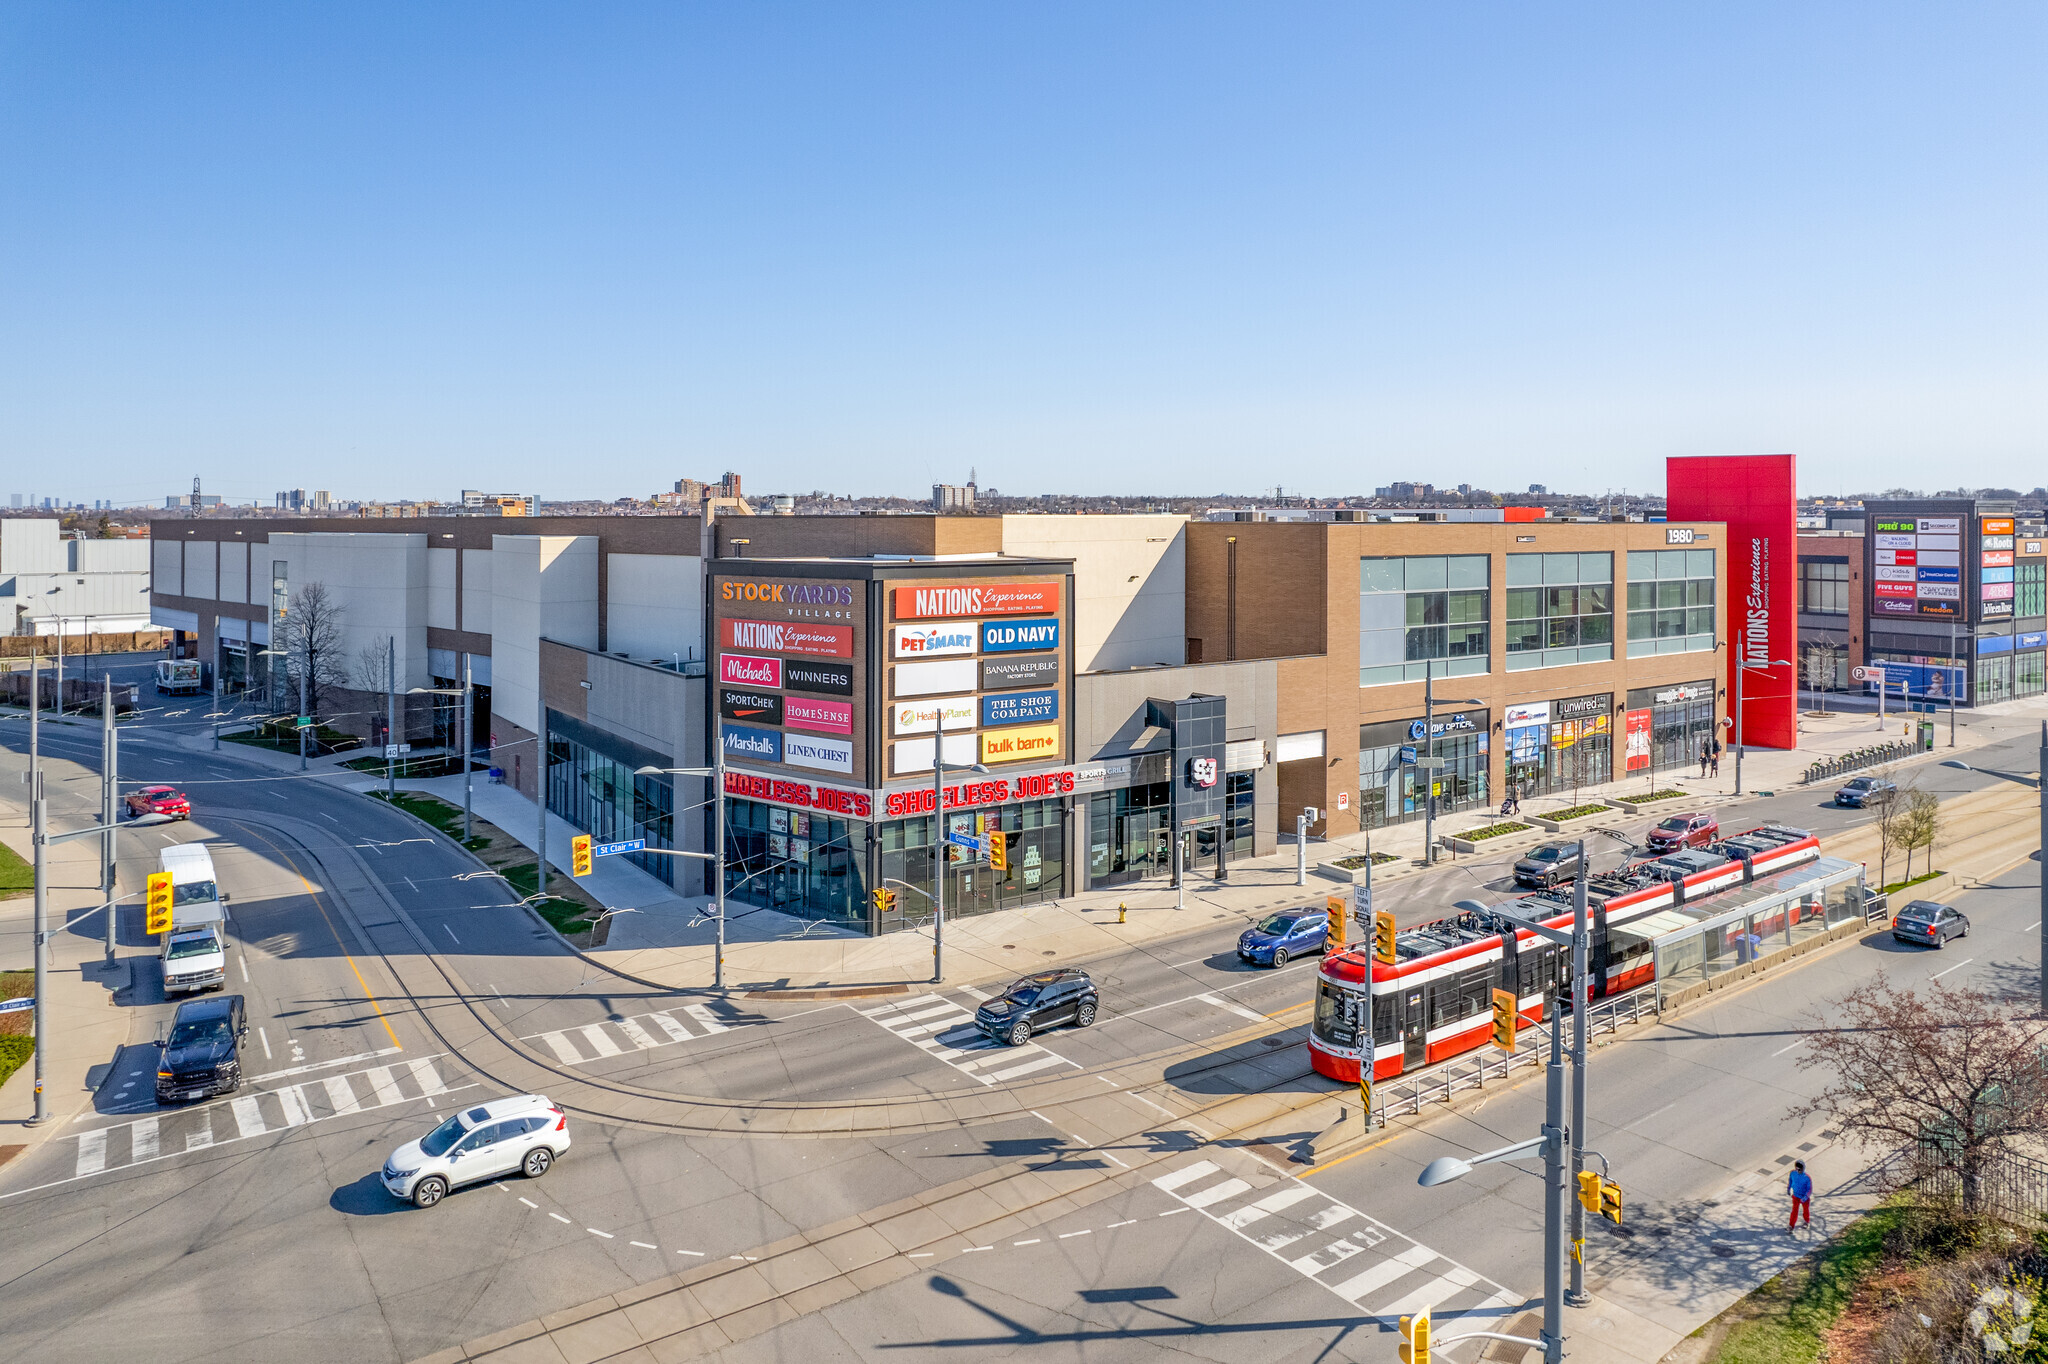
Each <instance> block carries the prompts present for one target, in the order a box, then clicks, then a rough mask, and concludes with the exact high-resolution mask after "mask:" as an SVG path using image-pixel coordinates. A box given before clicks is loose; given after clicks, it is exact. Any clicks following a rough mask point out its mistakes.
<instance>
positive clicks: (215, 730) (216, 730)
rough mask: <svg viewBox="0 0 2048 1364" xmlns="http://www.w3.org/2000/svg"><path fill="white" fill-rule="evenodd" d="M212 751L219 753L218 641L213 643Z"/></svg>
mask: <svg viewBox="0 0 2048 1364" xmlns="http://www.w3.org/2000/svg"><path fill="white" fill-rule="evenodd" d="M213 751H214V752H216V753H218V752H220V640H219V639H218V637H216V638H215V640H214V643H213Z"/></svg>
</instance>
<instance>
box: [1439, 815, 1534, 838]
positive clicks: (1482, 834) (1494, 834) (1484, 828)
mask: <svg viewBox="0 0 2048 1364" xmlns="http://www.w3.org/2000/svg"><path fill="white" fill-rule="evenodd" d="M1534 827H1535V826H1534V825H1532V824H1522V823H1518V822H1516V821H1514V820H1510V821H1508V822H1507V823H1505V824H1485V825H1481V826H1480V827H1479V828H1477V829H1467V830H1466V831H1465V832H1464V833H1461V834H1453V835H1452V837H1453V838H1462V839H1464V840H1465V841H1466V842H1467V843H1477V842H1478V841H1479V840H1480V839H1482V838H1499V837H1500V836H1501V835H1502V834H1518V833H1521V832H1522V831H1523V830H1525V829H1531V828H1534Z"/></svg>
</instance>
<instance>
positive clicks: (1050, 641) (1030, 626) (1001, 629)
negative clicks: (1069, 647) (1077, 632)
mask: <svg viewBox="0 0 2048 1364" xmlns="http://www.w3.org/2000/svg"><path fill="white" fill-rule="evenodd" d="M981 647H982V651H983V652H984V653H991V654H1014V653H1023V652H1025V651H1027V650H1039V649H1057V648H1059V647H1060V623H1059V621H1058V620H1056V619H1047V620H987V621H983V622H982V623H981Z"/></svg>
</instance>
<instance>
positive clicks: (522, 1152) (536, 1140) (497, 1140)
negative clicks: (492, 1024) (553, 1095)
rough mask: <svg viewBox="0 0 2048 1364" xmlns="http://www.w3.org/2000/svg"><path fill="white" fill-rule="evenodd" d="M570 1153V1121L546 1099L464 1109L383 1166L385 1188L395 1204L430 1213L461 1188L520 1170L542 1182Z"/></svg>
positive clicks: (527, 1096)
mask: <svg viewBox="0 0 2048 1364" xmlns="http://www.w3.org/2000/svg"><path fill="white" fill-rule="evenodd" d="M568 1149H569V1118H568V1115H567V1114H565V1113H563V1112H562V1110H561V1109H559V1108H557V1107H556V1106H555V1105H554V1104H551V1103H549V1102H548V1099H547V1096H546V1095H545V1094H521V1095H519V1096H518V1097H516V1098H511V1099H493V1100H491V1101H490V1102H489V1103H483V1104H477V1105H476V1106H474V1107H472V1108H465V1109H463V1110H462V1111H461V1112H460V1113H457V1114H455V1115H454V1116H453V1117H451V1118H449V1119H448V1121H446V1122H444V1123H442V1124H441V1125H440V1126H439V1127H437V1128H435V1129H434V1130H433V1131H431V1132H429V1133H427V1135H425V1136H424V1137H421V1138H420V1139H419V1140H418V1141H409V1142H407V1143H406V1144H405V1145H403V1146H401V1147H399V1148H398V1149H397V1150H396V1151H393V1152H392V1153H391V1159H389V1160H387V1161H385V1162H384V1171H383V1175H384V1188H385V1189H386V1190H387V1191H388V1192H389V1193H390V1194H391V1196H392V1197H393V1198H406V1199H410V1200H412V1202H413V1203H414V1205H415V1206H418V1207H422V1208H431V1207H433V1206H434V1205H435V1204H436V1203H439V1202H440V1201H441V1200H442V1199H443V1198H445V1197H447V1195H448V1191H449V1190H450V1189H452V1188H454V1187H455V1186H456V1185H457V1184H473V1183H475V1182H476V1181H477V1180H480V1179H491V1178H494V1177H496V1176H498V1175H509V1174H511V1173H512V1172H513V1171H514V1170H518V1171H519V1172H520V1173H522V1174H524V1175H525V1176H526V1177H527V1178H528V1179H539V1178H540V1177H541V1176H542V1175H544V1174H546V1173H547V1172H548V1166H550V1165H552V1164H554V1163H555V1160H556V1158H557V1157H559V1156H560V1155H561V1154H562V1153H563V1152H564V1151H567V1150H568Z"/></svg>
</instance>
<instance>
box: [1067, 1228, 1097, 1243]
mask: <svg viewBox="0 0 2048 1364" xmlns="http://www.w3.org/2000/svg"><path fill="white" fill-rule="evenodd" d="M1094 1234H1095V1231H1094V1229H1093V1228H1092V1227H1091V1228H1090V1229H1089V1230H1087V1231H1063V1232H1061V1233H1060V1240H1062V1241H1071V1240H1073V1239H1074V1238H1075V1237H1076V1236H1093V1235H1094Z"/></svg>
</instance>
